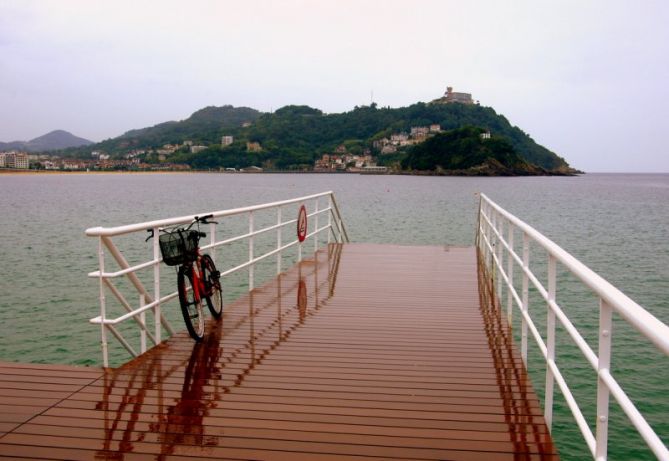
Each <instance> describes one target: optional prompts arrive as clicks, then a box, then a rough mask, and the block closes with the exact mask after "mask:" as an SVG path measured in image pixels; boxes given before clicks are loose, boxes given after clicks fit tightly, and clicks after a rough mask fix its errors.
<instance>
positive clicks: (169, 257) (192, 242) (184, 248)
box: [158, 229, 200, 266]
mask: <svg viewBox="0 0 669 461" xmlns="http://www.w3.org/2000/svg"><path fill="white" fill-rule="evenodd" d="M199 240H200V234H199V232H198V231H196V230H189V231H185V230H183V229H177V230H175V231H172V232H165V233H164V234H161V235H160V237H159V239H158V243H159V244H160V253H161V254H162V255H163V262H164V263H165V264H167V265H168V266H177V265H179V264H185V263H187V262H189V261H195V259H196V258H197V251H196V250H197V244H198V242H199Z"/></svg>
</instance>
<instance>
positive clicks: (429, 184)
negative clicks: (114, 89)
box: [0, 173, 669, 460]
mask: <svg viewBox="0 0 669 461" xmlns="http://www.w3.org/2000/svg"><path fill="white" fill-rule="evenodd" d="M326 190H332V191H334V192H335V195H336V198H337V201H338V203H339V206H340V209H341V212H342V214H343V217H344V221H345V223H346V225H347V227H348V230H349V235H350V238H351V240H352V241H354V242H377V243H397V244H406V245H473V243H474V235H475V228H476V213H477V206H478V200H479V199H478V195H477V194H478V193H480V192H483V193H485V194H486V195H488V196H489V197H490V198H491V199H492V200H494V201H496V202H497V203H498V204H500V205H501V206H502V207H504V208H506V209H507V210H508V211H510V212H511V213H513V214H515V215H517V216H518V217H520V218H521V219H523V220H524V221H526V222H527V223H529V224H530V225H532V226H533V227H535V228H536V229H537V230H539V231H540V232H542V233H544V234H545V235H546V236H548V237H549V238H551V239H552V240H554V241H555V242H556V243H557V244H559V245H561V246H562V247H563V248H564V249H566V250H567V251H568V252H570V253H571V254H572V255H574V256H575V257H576V258H578V259H579V260H581V261H582V262H583V263H585V264H586V265H587V266H589V267H590V268H591V269H593V270H594V271H595V272H597V273H598V274H600V275H601V276H603V277H604V278H605V279H607V280H608V281H609V282H611V283H612V284H613V285H615V286H616V287H618V288H619V289H621V290H622V291H623V292H624V293H625V294H627V295H628V296H630V297H631V298H632V299H634V300H635V301H637V302H638V303H639V304H641V305H642V306H644V307H645V308H646V309H647V310H649V311H650V312H651V313H653V314H654V315H655V316H657V317H658V318H660V319H661V320H662V321H664V322H665V323H669V296H668V294H669V231H668V229H669V175H664V174H643V175H641V174H638V175H637V174H588V175H583V176H577V177H529V178H458V177H414V176H363V175H346V174H338V175H326V174H217V173H211V174H206V173H198V174H183V173H180V174H39V175H0V216H1V218H0V223H1V224H0V261H1V264H0V360H6V361H19V362H37V363H67V364H76V365H100V364H101V354H100V345H99V328H98V327H95V326H93V325H90V324H89V323H88V319H89V318H91V317H95V316H96V315H99V307H98V286H97V283H96V281H95V280H93V279H89V278H87V276H86V274H87V273H88V272H91V271H94V270H96V269H97V242H96V240H95V239H92V238H88V237H86V236H85V235H84V230H85V229H86V228H89V227H93V226H117V225H122V224H130V223H135V222H142V221H148V220H154V219H162V218H168V217H174V216H182V215H189V214H194V213H203V212H207V211H214V210H222V209H227V208H232V207H239V206H247V205H253V204H259V203H264V202H269V201H276V200H281V199H288V198H293V197H298V196H302V195H308V194H313V193H317V192H321V191H326ZM142 240H143V239H142ZM140 243H143V242H140ZM146 245H147V247H150V244H148V243H147V244H146ZM166 276H172V278H174V277H173V274H171V273H169V272H166ZM561 277H563V278H564V280H563V282H564V284H565V285H566V286H570V284H572V283H574V281H573V280H569V277H568V276H566V275H561ZM232 292H233V294H234V290H232ZM228 295H230V293H228ZM565 303H566V306H565V310H566V311H567V312H568V314H569V315H570V317H572V318H574V322H575V324H576V326H577V327H578V328H579V329H581V330H582V333H583V334H584V336H585V337H586V339H588V341H589V342H590V344H591V347H593V349H594V350H596V347H597V343H596V328H597V322H598V310H597V303H596V299H589V298H588V297H587V295H583V294H581V293H580V291H579V289H575V290H573V292H572V294H569V295H567V296H566V298H565ZM539 305H540V303H539ZM538 309H543V307H538ZM170 315H174V313H172V314H170ZM176 315H178V314H176ZM174 318H177V319H178V317H174ZM516 319H517V316H516ZM175 325H176V326H177V327H178V326H179V323H178V322H177V323H175ZM516 330H517V329H516ZM593 334H594V335H595V336H594V339H593ZM613 338H614V340H613V342H614V347H613V354H614V356H613V365H612V371H613V373H614V376H615V377H616V379H618V380H619V381H620V382H621V383H622V384H623V387H624V389H625V390H626V391H628V392H629V394H630V395H631V397H632V398H633V400H634V401H635V402H636V403H637V405H638V407H639V408H640V409H641V411H642V412H643V413H644V415H645V416H646V417H647V418H648V419H649V421H650V422H651V424H652V425H653V427H654V428H655V429H656V430H657V431H658V433H659V434H660V435H661V437H663V439H664V441H665V443H666V442H667V440H669V402H668V399H667V397H668V396H669V394H668V393H667V391H669V384H667V382H669V371H668V367H667V365H668V364H669V363H668V362H669V361H668V360H667V358H666V357H664V356H662V355H661V354H659V353H658V352H657V351H655V349H654V348H653V347H652V346H648V345H647V344H645V342H644V341H643V340H642V338H641V337H640V336H639V335H638V334H637V333H636V332H634V331H633V330H632V329H630V328H628V327H626V325H624V322H622V323H621V322H620V320H619V319H616V323H615V325H614V337H613ZM116 346H118V345H117V344H113V345H112V347H116ZM116 349H120V347H118V348H116ZM530 351H531V352H530V366H529V367H530V373H531V376H532V382H533V385H534V387H535V389H536V390H537V392H538V394H539V395H540V396H542V395H543V387H544V379H545V378H544V369H543V366H542V365H541V362H540V360H539V359H538V354H537V351H536V347H534V348H532V346H530ZM123 354H124V352H123V351H122V350H121V351H118V350H116V351H115V352H114V353H113V357H114V358H115V360H116V361H117V362H118V361H122V360H124V358H123V357H125V356H124V355H123ZM557 362H558V365H559V366H560V367H561V368H563V369H564V372H565V375H566V377H567V379H568V382H569V384H570V386H571V387H572V389H573V390H574V393H575V395H576V398H577V400H578V401H579V404H580V405H581V406H582V407H583V408H585V409H586V410H585V414H586V417H587V418H588V421H589V422H590V424H591V426H592V427H594V407H595V394H594V389H595V385H594V382H595V381H596V377H595V375H594V372H592V371H591V369H590V367H589V365H588V364H587V363H586V362H585V360H584V359H582V358H581V357H580V354H579V353H578V351H577V350H576V348H575V346H574V345H573V344H572V343H571V341H570V340H569V339H568V338H567V335H566V333H565V332H564V330H562V329H560V328H558V349H557ZM558 394H559V392H556V395H558ZM611 407H612V408H614V411H613V414H612V417H611V434H610V446H611V449H610V458H609V459H653V457H652V455H651V454H649V453H648V451H647V450H646V449H644V448H643V442H642V441H641V440H640V438H639V437H638V436H637V435H635V431H634V430H633V429H630V427H629V423H627V422H626V418H625V416H624V415H623V414H622V413H621V412H620V411H618V410H615V407H616V404H615V403H614V402H613V399H612V404H611ZM553 434H554V438H555V440H556V443H557V445H558V449H559V450H560V453H561V455H562V459H567V460H578V459H589V455H588V453H587V451H586V450H587V449H586V447H585V444H584V442H583V440H582V437H581V435H580V433H579V432H578V429H577V428H576V424H575V423H574V421H573V418H572V417H571V415H570V413H569V411H568V409H566V405H565V404H564V401H563V400H562V399H560V398H559V397H556V410H555V421H554V429H553Z"/></svg>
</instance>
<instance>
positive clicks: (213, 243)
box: [209, 222, 216, 262]
mask: <svg viewBox="0 0 669 461" xmlns="http://www.w3.org/2000/svg"><path fill="white" fill-rule="evenodd" d="M209 243H210V244H211V251H210V252H209V256H211V260H212V261H214V262H216V224H215V223H213V222H212V223H209Z"/></svg>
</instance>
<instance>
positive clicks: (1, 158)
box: [0, 152, 7, 168]
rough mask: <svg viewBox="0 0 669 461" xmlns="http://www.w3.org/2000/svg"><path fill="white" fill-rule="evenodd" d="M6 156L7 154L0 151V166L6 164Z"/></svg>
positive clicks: (2, 166)
mask: <svg viewBox="0 0 669 461" xmlns="http://www.w3.org/2000/svg"><path fill="white" fill-rule="evenodd" d="M6 158H7V154H6V153H4V152H0V168H4V167H5V165H6Z"/></svg>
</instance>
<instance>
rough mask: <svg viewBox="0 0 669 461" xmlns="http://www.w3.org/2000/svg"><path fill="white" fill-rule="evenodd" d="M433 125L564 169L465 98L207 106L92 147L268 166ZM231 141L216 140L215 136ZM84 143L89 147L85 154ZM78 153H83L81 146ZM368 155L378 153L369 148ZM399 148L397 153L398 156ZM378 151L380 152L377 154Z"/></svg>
mask: <svg viewBox="0 0 669 461" xmlns="http://www.w3.org/2000/svg"><path fill="white" fill-rule="evenodd" d="M431 124H439V125H440V127H441V130H453V129H457V128H462V127H467V126H472V127H477V128H482V129H484V130H486V131H489V132H490V133H491V134H492V135H494V136H497V137H503V138H505V139H507V140H508V141H509V143H511V145H512V146H513V147H514V149H515V150H516V152H517V153H518V154H519V155H520V156H521V157H522V158H523V159H525V160H526V161H528V162H530V163H532V164H535V165H537V166H540V167H542V168H544V169H546V170H568V169H569V165H568V164H567V162H566V161H565V160H564V159H563V158H561V157H559V156H558V155H556V154H555V153H553V152H551V151H550V150H548V149H546V148H545V147H543V146H541V145H539V144H537V143H535V142H534V140H533V139H532V138H531V137H530V136H529V135H528V134H526V133H525V132H523V131H522V130H521V129H520V128H518V127H516V126H512V125H511V124H510V123H509V121H508V120H507V119H506V118H505V117H504V116H503V115H500V114H497V113H496V112H495V110H494V109H492V108H490V107H482V106H479V105H466V104H429V103H422V102H419V103H416V104H413V105H411V106H408V107H400V108H389V107H387V108H380V107H378V106H377V105H376V104H372V105H371V106H362V107H356V108H355V109H353V110H351V111H349V112H344V113H337V114H324V113H323V112H322V111H320V110H318V109H314V108H311V107H308V106H286V107H283V108H281V109H278V110H276V111H275V112H273V113H261V112H258V111H256V110H254V109H250V108H246V107H238V108H235V107H232V106H223V107H207V108H205V109H202V110H200V111H198V112H195V113H194V114H193V115H192V116H191V117H190V118H188V119H186V120H183V121H180V122H167V123H162V124H160V125H156V126H154V127H151V128H144V129H141V130H133V131H129V132H127V133H125V134H124V135H122V136H120V137H118V138H114V139H109V140H106V141H103V142H102V143H99V144H98V145H97V146H91V147H94V148H95V149H98V150H101V151H105V152H108V153H111V154H123V153H124V152H125V151H128V150H129V149H142V148H157V147H160V146H162V145H163V144H180V143H183V142H184V141H186V140H189V141H192V142H193V143H195V144H201V145H205V146H208V147H209V148H208V149H207V150H205V151H203V152H198V153H197V154H190V153H188V152H187V151H186V150H184V151H182V152H178V153H175V154H174V156H173V157H172V158H169V159H168V161H171V162H181V163H189V164H190V165H192V166H193V167H195V168H217V167H237V168H239V167H243V166H248V165H253V164H255V165H265V166H268V167H272V168H280V169H285V168H307V167H313V163H314V160H315V159H316V158H319V157H320V156H321V155H322V154H323V153H332V152H333V151H334V150H335V148H336V147H337V146H340V145H342V144H343V145H345V146H346V147H347V149H348V152H353V153H356V152H363V151H364V150H366V149H372V146H373V142H374V141H376V140H380V139H382V138H389V137H390V136H391V135H392V134H396V133H400V132H410V130H411V128H412V127H417V126H429V125H431ZM224 135H230V136H234V139H235V142H234V143H233V144H232V145H229V146H225V147H223V146H221V137H222V136H224ZM247 142H258V143H259V144H260V146H261V150H260V151H258V152H248V151H247V145H246V143H247ZM90 150H91V149H89V150H88V152H90ZM82 153H83V151H82ZM372 153H373V154H374V155H378V154H379V152H378V151H375V150H374V149H372ZM403 155H404V153H403V152H400V153H399V154H397V155H396V157H400V158H397V160H399V161H401V160H402V158H401V157H402V156H403ZM384 157H385V156H383V155H379V160H380V161H382V159H383V158H384Z"/></svg>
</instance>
